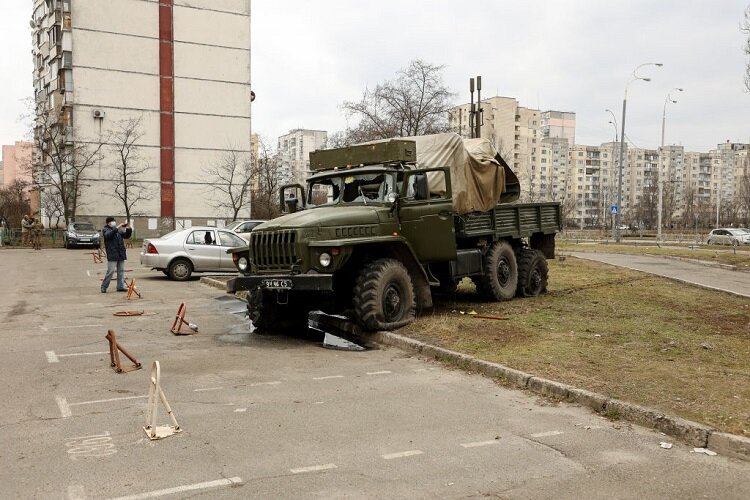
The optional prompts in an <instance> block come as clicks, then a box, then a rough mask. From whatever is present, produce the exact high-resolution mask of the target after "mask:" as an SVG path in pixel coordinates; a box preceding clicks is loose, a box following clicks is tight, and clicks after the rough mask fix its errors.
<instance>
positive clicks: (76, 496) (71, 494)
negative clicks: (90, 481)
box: [68, 484, 86, 500]
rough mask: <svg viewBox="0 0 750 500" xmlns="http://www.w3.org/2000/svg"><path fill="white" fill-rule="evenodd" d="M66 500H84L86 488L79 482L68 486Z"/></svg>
mask: <svg viewBox="0 0 750 500" xmlns="http://www.w3.org/2000/svg"><path fill="white" fill-rule="evenodd" d="M68 500H86V490H85V489H84V488H83V486H81V485H80V484H71V485H70V486H68Z"/></svg>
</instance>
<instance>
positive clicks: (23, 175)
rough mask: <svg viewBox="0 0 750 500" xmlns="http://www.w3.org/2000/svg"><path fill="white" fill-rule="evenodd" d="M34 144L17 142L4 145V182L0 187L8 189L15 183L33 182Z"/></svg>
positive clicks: (0, 183)
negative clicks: (32, 159) (32, 161)
mask: <svg viewBox="0 0 750 500" xmlns="http://www.w3.org/2000/svg"><path fill="white" fill-rule="evenodd" d="M33 150H34V144H33V143H31V142H25V141H16V142H15V143H14V144H9V145H3V163H2V165H3V166H2V170H3V180H2V182H0V187H2V186H5V187H8V186H10V185H11V184H13V182H14V181H16V180H19V181H25V182H29V183H30V182H31V158H32V152H33Z"/></svg>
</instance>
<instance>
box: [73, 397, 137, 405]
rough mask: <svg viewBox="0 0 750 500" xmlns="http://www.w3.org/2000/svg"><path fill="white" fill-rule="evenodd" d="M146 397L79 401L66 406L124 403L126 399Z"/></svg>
mask: <svg viewBox="0 0 750 500" xmlns="http://www.w3.org/2000/svg"><path fill="white" fill-rule="evenodd" d="M147 397H148V396H124V397H122V398H110V399H95V400H94V401H81V402H80V403H68V406H79V405H93V404H96V403H111V402H113V401H125V400H127V399H141V398H147Z"/></svg>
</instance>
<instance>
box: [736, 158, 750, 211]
mask: <svg viewBox="0 0 750 500" xmlns="http://www.w3.org/2000/svg"><path fill="white" fill-rule="evenodd" d="M737 192H738V195H737V201H738V203H739V205H740V208H741V211H742V214H743V216H744V220H745V225H746V226H750V156H745V158H744V165H743V168H742V176H741V177H740V180H739V186H738V190H737Z"/></svg>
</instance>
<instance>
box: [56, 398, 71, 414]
mask: <svg viewBox="0 0 750 500" xmlns="http://www.w3.org/2000/svg"><path fill="white" fill-rule="evenodd" d="M55 401H57V407H58V408H60V415H62V418H68V417H70V416H71V415H73V413H72V412H71V411H70V405H69V404H68V400H67V399H65V398H64V397H62V396H55Z"/></svg>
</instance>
